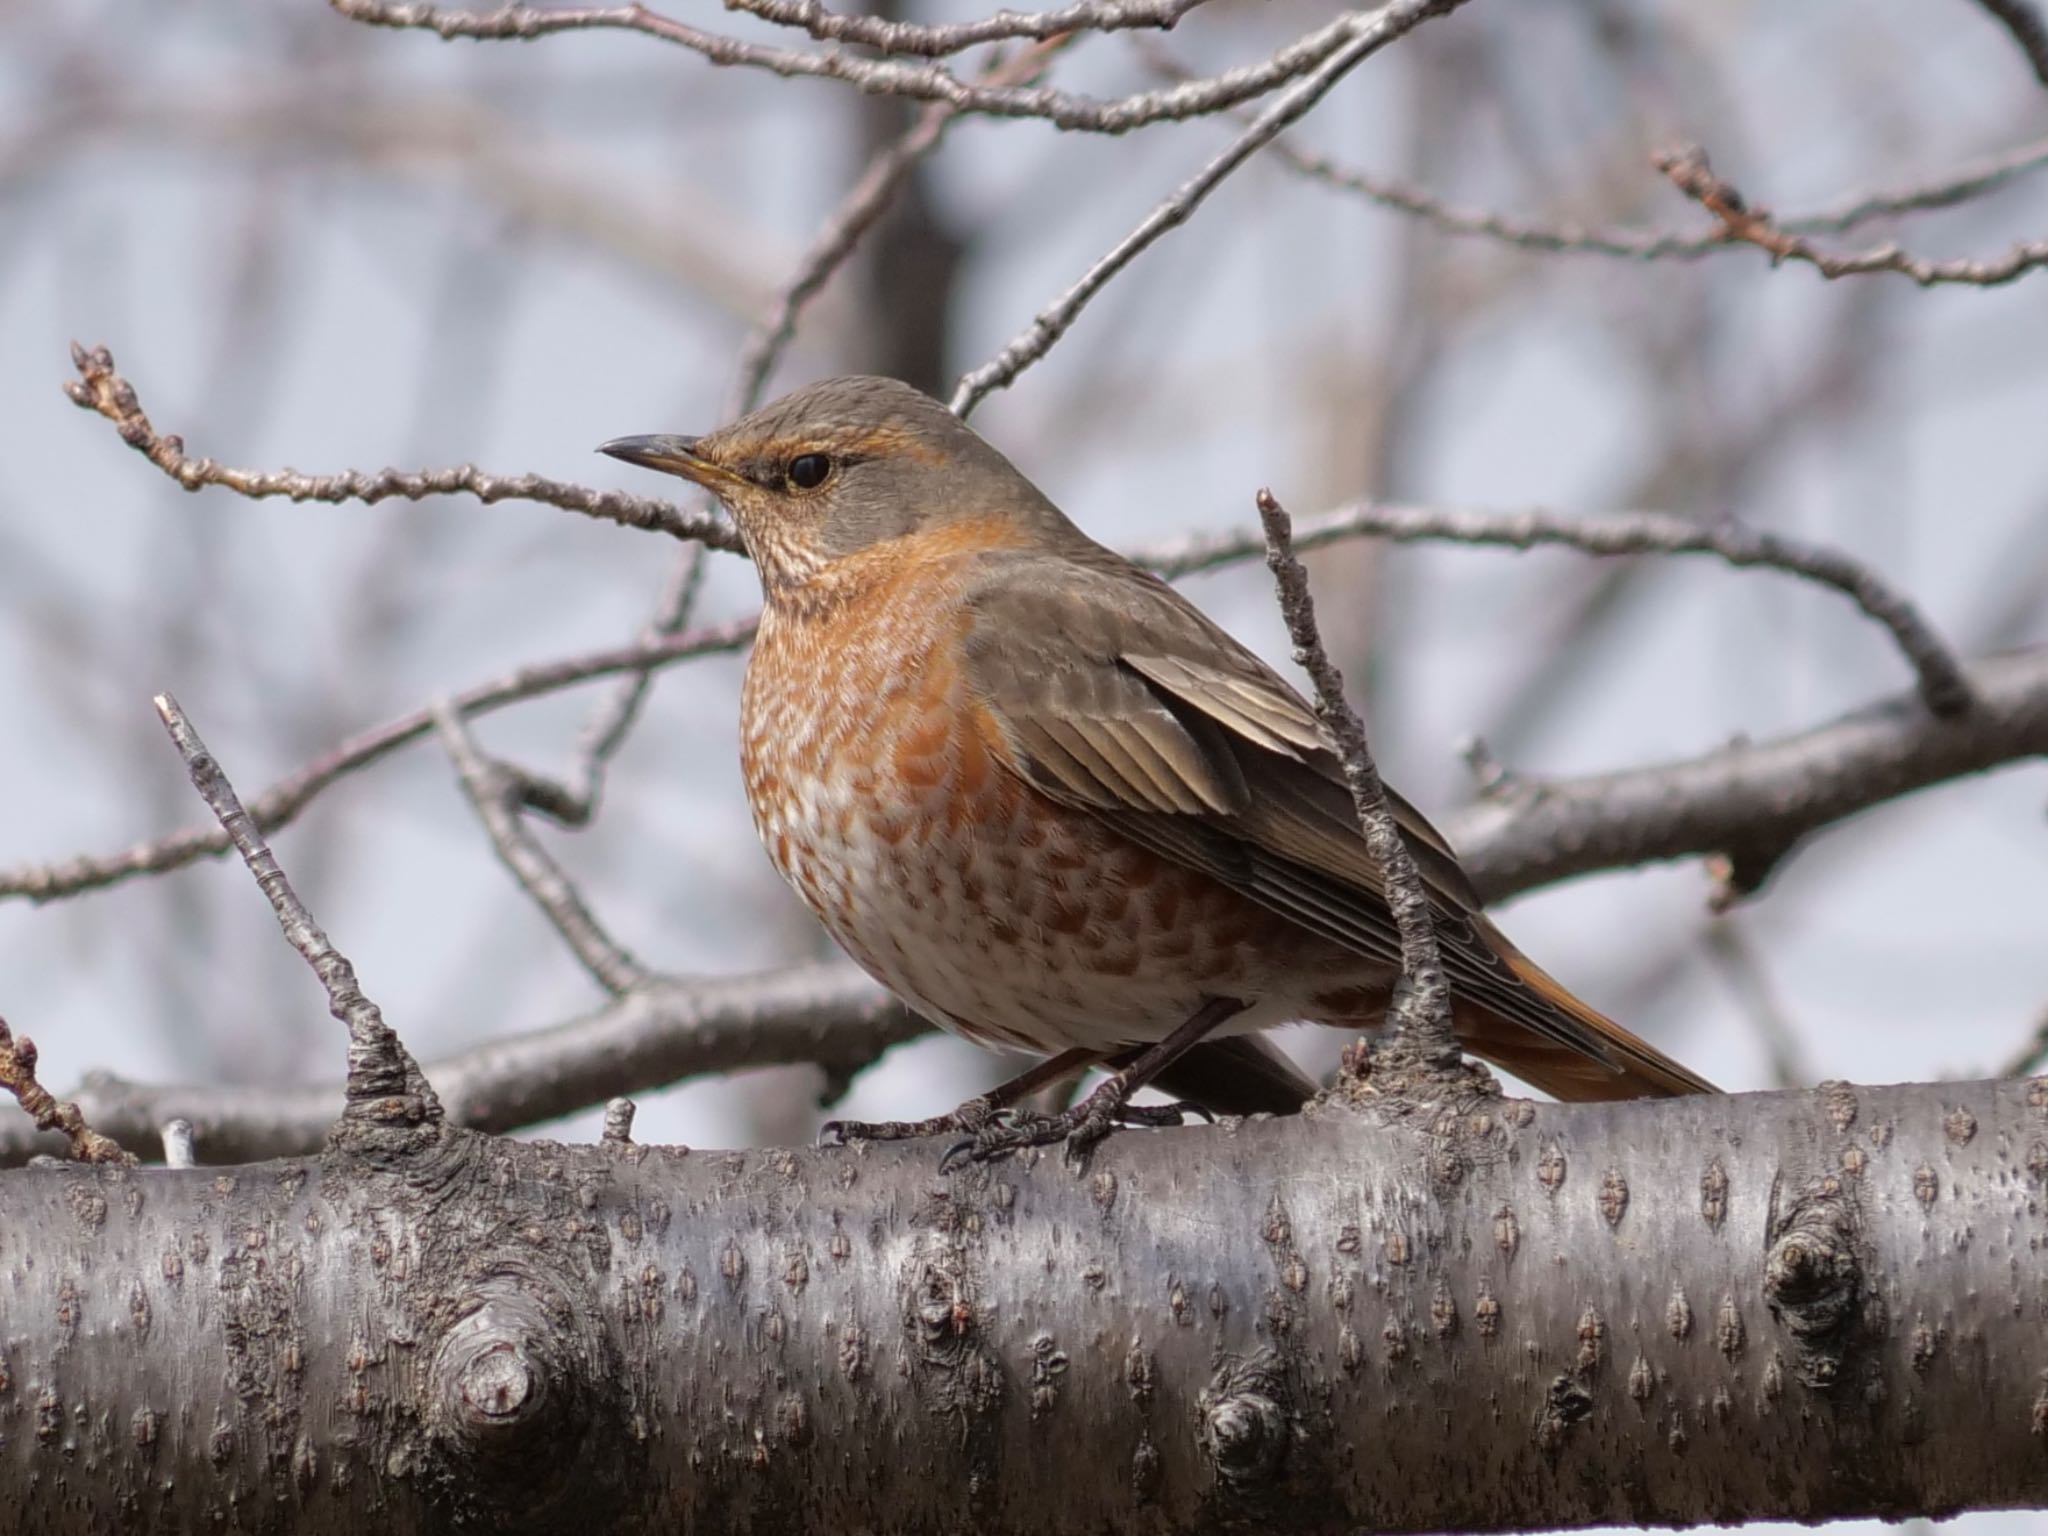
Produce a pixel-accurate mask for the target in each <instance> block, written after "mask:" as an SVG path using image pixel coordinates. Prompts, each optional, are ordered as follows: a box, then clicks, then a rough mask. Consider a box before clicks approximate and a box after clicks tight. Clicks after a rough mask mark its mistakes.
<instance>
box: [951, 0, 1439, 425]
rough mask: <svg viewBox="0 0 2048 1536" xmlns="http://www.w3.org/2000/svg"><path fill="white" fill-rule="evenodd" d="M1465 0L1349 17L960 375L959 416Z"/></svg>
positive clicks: (1417, 2) (1396, 1) (1416, 3)
mask: <svg viewBox="0 0 2048 1536" xmlns="http://www.w3.org/2000/svg"><path fill="white" fill-rule="evenodd" d="M1464 3H1465V0H1391V3H1389V4H1387V5H1385V6H1383V7H1381V8H1380V9H1379V10H1377V11H1374V12H1372V13H1371V15H1370V16H1369V17H1367V18H1365V19H1363V20H1358V19H1356V18H1352V19H1353V20H1354V21H1355V22H1356V25H1355V26H1354V27H1353V28H1352V30H1351V32H1350V35H1349V36H1348V37H1346V38H1345V39H1343V40H1342V41H1341V43H1340V45H1339V46H1338V47H1336V48H1335V49H1333V50H1332V51H1331V52H1330V53H1329V54H1328V55H1327V56H1326V57H1324V58H1323V59H1322V60H1321V61H1320V62H1318V63H1317V64H1316V65H1315V67H1314V68H1313V69H1311V70H1310V71H1309V72H1308V73H1307V74H1306V75H1304V76H1303V77H1302V78H1301V79H1300V80H1299V81H1297V82H1296V83H1295V84H1293V85H1291V86H1289V87H1288V88H1287V89H1286V90H1285V91H1283V92H1281V93H1280V94H1279V95H1278V96H1277V97H1275V98H1274V99H1273V100H1272V101H1271V102H1270V103H1268V104H1267V105H1266V106H1264V107H1262V108H1260V110H1259V114H1258V116H1257V117H1255V118H1253V119H1252V123H1251V126H1250V127H1248V128H1246V129H1245V131H1244V132H1243V133H1241V134H1239V135H1238V136H1237V138H1236V139H1234V140H1233V141H1232V142H1231V144H1230V146H1229V147H1228V148H1226V149H1225V150H1224V151H1223V153H1222V154H1220V155H1218V156H1216V157H1215V159H1213V160H1211V161H1210V162H1209V163H1208V164H1207V165H1205V166H1203V167H1202V168H1201V169H1200V170H1199V171H1197V172H1195V174H1194V175H1193V176H1191V177H1190V178H1189V179H1188V180H1187V181H1185V182H1183V183H1182V184H1181V186H1180V187H1179V188H1178V189H1177V190H1176V191H1175V192H1174V194H1173V195H1172V196H1171V197H1169V198H1167V199H1166V201H1165V202H1163V203H1161V204H1160V205H1159V206H1158V207H1156V208H1154V209H1153V210H1152V211H1151V212H1150V213H1149V214H1147V215H1146V216H1145V217H1144V219H1143V220H1142V221H1141V222H1140V223H1139V224H1138V227H1137V228H1135V229H1133V230H1132V231H1131V232H1130V233H1129V234H1128V235H1125V236H1124V238H1123V239H1122V240H1119V241H1118V242H1117V243H1116V245H1115V246H1114V247H1112V248H1111V250H1110V251H1109V252H1108V254H1106V255H1105V256H1103V257H1102V258H1101V259H1100V260H1099V261H1097V262H1096V263H1095V265H1094V266H1092V267H1090V268H1089V269H1088V270H1087V271H1086V272H1084V273H1082V274H1081V277H1080V280H1079V281H1077V282H1076V283H1074V285H1073V286H1072V287H1070V288H1068V289H1067V291H1066V292H1065V293H1062V294H1061V295H1060V296H1059V297H1058V298H1056V299H1054V300H1053V301H1052V303H1050V304H1048V305H1047V306H1046V307H1045V308H1044V309H1042V310H1040V311H1039V312H1038V314H1037V315H1036V316H1034V317H1033V318H1032V321H1031V323H1030V324H1029V325H1028V326H1026V327H1025V328H1024V329H1023V330H1022V331H1020V332H1019V333H1018V334H1017V335H1016V337H1015V338H1013V339H1012V340H1011V342H1010V343H1009V345H1008V346H1006V347H1004V348H1003V349H1002V351H1000V352H998V353H997V354H996V355H995V356H994V357H992V358H991V359H989V361H988V362H986V363H984V364H982V365H981V367H979V368H977V369H975V370H974V371H973V372H972V373H969V374H967V375H966V376H965V377H964V378H962V379H961V380H960V382H959V384H958V385H956V386H955V388H954V390H953V398H952V401H951V402H950V403H951V405H952V407H953V409H954V411H955V412H957V413H958V414H960V415H961V416H966V415H969V414H970V413H972V411H973V410H974V407H975V406H976V405H977V404H979V403H980V402H981V400H982V399H983V397H985V396H986V395H988V394H989V393H991V392H992V391H994V390H998V389H1002V388H1005V387H1006V386H1008V385H1009V384H1010V383H1011V382H1012V381H1013V380H1015V379H1016V377H1017V375H1018V374H1020V373H1022V372H1023V371H1024V370H1025V369H1026V368H1029V367H1030V366H1031V365H1032V364H1033V363H1035V362H1037V361H1038V360H1039V359H1040V358H1042V357H1044V356H1045V354H1046V353H1047V352H1050V351H1051V350H1052V348H1053V345H1054V344H1055V343H1056V342H1058V340H1059V339H1060V338H1061V337H1062V336H1064V335H1065V334H1066V333H1067V331H1068V329H1069V328H1070V327H1072V325H1073V323H1074V322H1075V321H1076V320H1077V319H1079V318H1080V315H1081V311H1082V310H1083V309H1085V308H1087V306H1088V303H1089V301H1090V300H1091V299H1093V298H1094V297H1095V295H1096V294H1098V293H1100V292H1101V291H1102V290H1103V289H1104V288H1105V287H1107V286H1108V285H1109V283H1110V281H1111V279H1113V278H1114V277H1115V276H1116V275H1117V274H1118V273H1119V272H1121V271H1123V269H1124V268H1125V267H1127V266H1129V265H1130V264H1131V263H1132V262H1133V261H1135V260H1136V259H1137V258H1138V257H1139V255H1140V254H1142V253H1143V252H1144V251H1145V250H1147V249H1148V248H1149V247H1150V246H1151V245H1152V244H1153V243H1154V242H1155V241H1157V240H1158V239H1159V238H1160V237H1161V236H1162V235H1164V234H1165V233H1166V232H1167V231H1168V230H1171V229H1177V228H1179V227H1180V226H1181V225H1182V224H1185V223H1186V222H1187V221H1188V220H1189V219H1190V218H1191V217H1192V216H1193V215H1194V212H1195V210H1196V209H1197V208H1199V207H1201V205H1202V203H1203V201H1204V200H1205V199H1206V198H1207V197H1208V196H1209V194H1210V193H1211V192H1214V191H1215V190H1216V189H1217V187H1219V186H1221V185H1222V184H1223V182H1224V180H1225V179H1226V178H1227V177H1229V175H1230V174H1231V172H1233V171H1235V170H1236V169H1237V168H1238V167H1239V166H1241V165H1243V164H1244V163H1245V161H1247V160H1249V159H1250V158H1251V157H1252V156H1253V155H1255V154H1257V153H1258V152H1259V151H1260V150H1261V149H1263V148H1264V147H1265V146H1266V145H1267V144H1269V143H1271V142H1272V141H1273V139H1274V138H1276V137H1277V136H1278V135H1279V134H1280V133H1282V132H1283V131H1285V130H1286V129H1287V128H1288V127H1289V126H1290V125H1292V124H1294V123H1297V122H1299V121H1300V120H1301V119H1302V118H1303V117H1305V116H1307V115H1308V113H1309V111H1310V110H1311V109H1313V108H1314V107H1315V105H1316V103H1318V102H1319V101H1321V100H1322V99H1323V97H1324V96H1326V95H1327V94H1329V91H1330V88H1331V87H1332V86H1334V85H1335V84H1336V83H1337V82H1338V81H1339V80H1341V79H1343V78H1344V76H1345V75H1347V74H1349V73H1350V72H1351V71H1352V70H1353V69H1355V68H1357V66H1358V65H1360V64H1362V63H1364V62H1365V61H1366V60H1367V59H1369V58H1371V57H1372V56H1373V55H1374V54H1375V53H1378V52H1379V51H1380V50H1381V49H1382V48H1384V47H1386V45H1387V44H1389V43H1391V42H1393V41H1394V40H1395V39H1396V38H1400V37H1404V36H1406V35H1407V34H1408V33H1410V32H1412V31H1414V30H1415V28H1417V27H1418V26H1420V25H1422V23H1423V22H1425V21H1428V20H1430V19H1431V18H1432V17H1436V16H1442V15H1446V14H1448V13H1449V12H1451V11H1454V10H1456V9H1457V8H1458V7H1459V6H1460V5H1463V4H1464ZM1180 89H1185V87H1180Z"/></svg>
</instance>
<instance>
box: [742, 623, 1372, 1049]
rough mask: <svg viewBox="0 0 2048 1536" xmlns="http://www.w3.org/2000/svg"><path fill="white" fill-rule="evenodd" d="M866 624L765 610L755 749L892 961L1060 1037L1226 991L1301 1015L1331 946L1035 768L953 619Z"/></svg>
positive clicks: (926, 999)
mask: <svg viewBox="0 0 2048 1536" xmlns="http://www.w3.org/2000/svg"><path fill="white" fill-rule="evenodd" d="M845 638H846V636H845V631H844V629H843V628H842V629H841V630H840V631H839V639H840V641H841V642H842V643H840V644H838V645H836V646H835V647H834V648H833V649H832V650H831V651H829V652H827V651H826V650H824V649H823V648H822V647H820V646H816V645H814V644H810V643H807V637H806V635H805V634H804V633H803V632H802V631H801V630H800V629H797V628H796V627H794V626H776V625H772V624H771V625H768V626H764V629H763V633H762V639H761V642H760V644H759V646H758V647H757V649H756V652H755V657H754V660H753V661H752V663H751V664H750V666H749V669H748V677H747V687H746V694H745V700H744V705H743V713H742V762H743V767H744V769H745V775H746V782H747V791H748V797H749V801H750V803H751V804H752V807H753V812H754V821H755V825H756V827H757V828H758V830H759V832H760V834H761V840H762V842H763V844H764V845H765V846H766V848H767V850H768V854H769V857H770V858H771V859H772V860H773V861H774V863H775V865H776V867H777V868H778V869H779V870H780V871H781V872H782V875H783V877H784V878H785V879H787V880H788V881H789V882H790V884H791V885H792V886H793V887H794V888H795V889H796V890H797V892H798V893H799V894H800V895H801V896H802V897H803V899H804V901H805V902H806V903H807V904H808V905H809V906H810V908H811V910H812V911H813V912H815V913H816V914H817V915H818V917H819V919H820V920H821V921H822V922H823V923H824V924H825V926H826V928H827V929H828V930H830V932H831V933H832V936H833V937H834V938H835V939H837V940H838V941H839V943H840V944H841V945H842V946H843V947H844V948H845V949H846V951H847V952H848V953H849V954H850V955H852V956H853V957H854V959H855V960H857V961H858V962H859V963H860V964H861V965H862V966H863V967H864V968H865V969H866V970H867V971H868V972H869V973H870V974H871V975H873V976H874V977H876V979H878V980H879V981H881V982H882V983H883V984H884V985H885V986H887V987H889V988H890V989H891V990H892V991H894V992H896V993H897V994H898V995H899V996H901V997H902V998H903V999H904V1000H905V1001H906V1002H907V1003H909V1004H910V1006H912V1007H913V1008H915V1009H916V1010H917V1011H918V1012H919V1013H922V1014H924V1015H925V1016H926V1017H928V1018H930V1019H931V1020H932V1021H933V1022H935V1023H938V1024H941V1025H945V1026H948V1027H950V1028H952V1029H954V1030H956V1031H958V1032H959V1033H961V1034H964V1035H966V1036H968V1037H969V1038H972V1039H977V1040H981V1041H984V1042H988V1043H996V1044H1003V1045H1010V1046H1015V1047H1018V1048H1022V1049H1028V1050H1034V1051H1040V1052H1054V1051H1060V1050H1066V1049H1068V1048H1070V1047H1074V1046H1084V1047H1088V1048H1090V1049H1108V1048H1111V1047H1116V1046H1124V1045H1133V1044H1139V1043H1143V1042H1147V1041H1151V1040H1156V1039H1159V1038H1161V1037H1162V1036H1164V1035H1166V1034H1167V1033H1169V1032H1170V1031H1171V1030H1172V1029H1173V1028H1174V1027H1175V1026H1176V1025H1178V1024H1179V1023H1181V1022H1182V1021H1183V1020H1184V1019H1185V1018H1187V1017H1188V1015H1189V1014H1191V1013H1192V1012H1193V1011H1194V1010H1195V1008H1196V1007H1198V1006H1199V1005H1200V1003H1201V1002H1202V1000H1203V999H1204V998H1205V997H1207V996H1232V997H1241V998H1245V999H1247V1000H1253V1001H1259V1000H1264V1001H1267V1002H1268V1003H1269V1006H1266V1007H1260V1008H1258V1009H1256V1010H1255V1011H1254V1013H1252V1014H1249V1015H1247V1016H1246V1018H1245V1019H1244V1021H1243V1022H1244V1024H1245V1025H1247V1026H1252V1025H1263V1024H1268V1023H1273V1022H1278V1020H1279V1018H1284V1017H1290V1016H1295V1015H1294V1013H1293V1011H1292V1010H1289V1009H1287V1008H1286V1006H1285V1002H1284V997H1283V994H1288V993H1293V992H1294V991H1296V989H1297V988H1298V987H1299V986H1300V977H1301V974H1302V967H1303V964H1304V962H1306V964H1307V966H1308V968H1309V969H1310V970H1313V971H1322V970H1324V969H1325V967H1326V966H1327V964H1328V962H1329V961H1330V960H1332V959H1334V958H1336V957H1334V956H1331V955H1330V954H1328V952H1327V951H1325V950H1324V948H1323V946H1321V945H1320V944H1318V943H1317V942H1316V941H1314V940H1312V939H1310V938H1309V936H1307V935H1306V934H1303V933H1301V932H1300V930H1298V929H1295V928H1294V927H1293V926H1292V925H1291V924H1287V923H1285V922H1283V921H1281V920H1280V919H1277V918H1275V917H1273V916H1271V915H1270V914H1268V913H1266V912H1264V911H1263V910H1262V909H1260V908H1259V907H1257V906H1255V905H1254V904H1252V903H1250V902H1248V901H1247V900H1246V899H1245V898H1243V897H1241V896H1239V895H1237V894H1236V893H1235V892H1233V891H1231V890H1229V889H1227V888H1226V887H1224V886H1221V885H1219V884H1217V883H1216V882H1215V881H1212V880H1210V879H1208V878H1207V877H1206V876H1204V875H1201V874H1199V873H1197V872H1195V871H1192V870H1188V869H1186V868H1184V867H1182V866H1180V865H1177V864H1173V863H1170V862H1167V861H1164V860H1161V859H1159V858H1157V857H1156V856H1154V855H1152V854H1150V853H1147V852H1145V851H1144V850H1142V849H1140V848H1138V847H1137V846H1135V845H1133V844H1131V843H1129V842H1127V841H1126V840H1124V839H1123V838H1122V837H1121V836H1120V835H1119V834H1117V832H1116V831H1115V829H1114V828H1113V827H1111V826H1109V825H1108V824H1106V823H1104V822H1101V821H1098V820H1097V819H1096V818H1095V817H1093V816H1091V815H1090V814H1088V813H1087V812H1084V811H1079V810H1073V809H1069V808H1067V807H1064V806H1061V805H1058V804H1056V803H1055V802H1053V801H1051V800H1049V799H1047V798H1046V797H1045V796H1043V795H1042V794H1041V793H1039V792H1038V791H1037V790H1035V789H1033V788H1031V787H1030V786H1029V785H1027V784H1026V783H1025V782H1024V781H1023V780H1022V779H1021V778H1019V777H1018V776H1017V775H1016V774H1015V773H1014V772H1013V771H1012V770H1011V768H1010V767H1009V766H1008V761H1007V756H1006V748H1005V744H1004V743H1003V741H1002V740H1001V739H1000V737H999V735H998V734H997V732H996V731H995V728H994V726H993V724H992V723H991V722H989V721H988V719H987V717H986V715H985V714H984V712H982V711H981V710H980V709H979V707H978V706H977V705H976V703H975V702H974V701H973V700H972V699H971V698H970V697H969V696H968V695H967V693H966V690H965V681H964V679H963V677H962V676H961V674H960V671H959V669H958V667H957V666H954V665H953V664H951V662H950V661H949V660H948V659H947V658H948V655H949V650H950V648H949V647H947V646H945V645H943V644H938V643H935V642H936V641H938V640H939V639H940V638H941V637H939V636H936V635H934V634H931V633H929V632H918V633H910V634H906V633H903V632H901V631H900V630H899V632H898V633H897V634H895V635H893V636H876V635H872V634H871V635H864V636H862V637H861V638H860V639H859V640H858V641H857V642H856V643H854V644H851V645H848V644H845V643H844V641H845ZM907 642H908V643H907ZM1318 962H1320V963H1318ZM1276 1007H1277V1008H1278V1009H1279V1011H1278V1013H1277V1014H1276V1012H1275V1009H1276Z"/></svg>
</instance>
